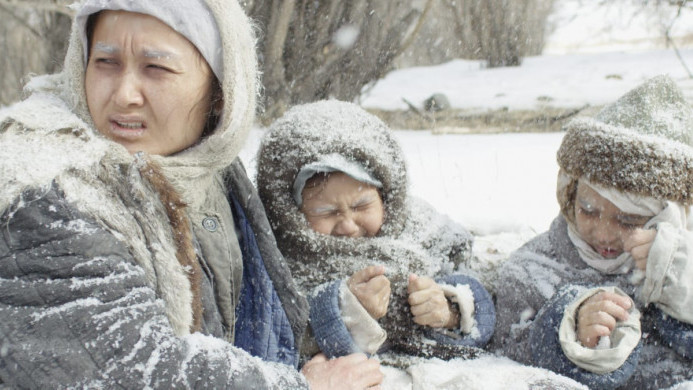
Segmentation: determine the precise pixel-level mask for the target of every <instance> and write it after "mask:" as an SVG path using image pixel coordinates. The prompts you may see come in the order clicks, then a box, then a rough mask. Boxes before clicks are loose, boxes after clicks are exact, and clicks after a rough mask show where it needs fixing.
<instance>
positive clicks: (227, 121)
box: [0, 0, 258, 204]
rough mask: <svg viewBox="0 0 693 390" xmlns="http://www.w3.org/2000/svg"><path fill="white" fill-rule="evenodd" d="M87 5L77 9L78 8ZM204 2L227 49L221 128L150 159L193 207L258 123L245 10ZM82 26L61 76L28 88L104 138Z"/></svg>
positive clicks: (51, 124)
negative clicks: (92, 107) (91, 95)
mask: <svg viewBox="0 0 693 390" xmlns="http://www.w3.org/2000/svg"><path fill="white" fill-rule="evenodd" d="M83 3H84V1H81V2H80V3H78V4H75V5H74V6H73V7H76V8H79V7H81V5H82V4H83ZM205 3H206V5H207V6H208V8H209V10H210V11H211V13H212V15H213V17H214V18H215V20H216V21H217V25H218V28H219V33H220V38H221V45H222V47H221V50H222V54H223V56H222V67H223V77H222V78H223V79H222V80H220V82H221V86H222V91H223V98H224V106H223V112H222V116H221V119H220V123H219V125H218V126H217V129H216V130H215V131H214V132H213V133H212V134H211V135H210V136H208V137H207V138H205V139H203V140H201V142H199V143H198V144H196V145H193V146H191V147H190V148H188V149H186V150H183V151H181V152H179V153H176V154H174V155H171V156H151V158H152V160H154V161H155V162H156V163H157V164H158V165H160V166H161V167H162V169H163V171H164V174H165V175H166V177H167V178H168V179H169V181H170V182H171V183H172V184H173V185H174V187H175V188H176V190H178V191H179V192H180V193H181V195H182V196H183V199H185V200H186V201H187V202H189V203H192V204H194V203H195V198H196V197H197V196H198V195H197V194H196V193H195V191H199V190H200V189H201V188H202V189H204V188H206V187H207V184H208V183H209V181H210V177H212V176H213V175H214V174H215V173H216V172H218V171H219V170H221V169H223V168H224V167H227V166H228V165H229V164H230V163H231V162H232V161H233V160H234V159H235V158H236V157H237V155H238V152H239V151H240V149H241V148H242V147H243V144H244V143H245V140H246V138H247V135H248V132H249V130H250V127H251V126H252V123H253V121H254V118H255V107H256V96H257V85H258V83H257V77H258V72H257V63H256V62H257V61H256V56H255V37H254V34H253V31H252V27H251V23H250V21H249V19H248V18H247V16H246V15H245V13H244V12H243V10H242V8H241V7H240V5H239V4H238V3H237V2H236V1H225V0H205ZM83 26H84V23H77V22H74V23H73V29H72V31H71V34H70V42H69V46H68V50H67V54H66V56H65V61H64V68H63V71H62V73H59V74H56V75H50V76H41V77H38V78H35V79H34V80H32V82H30V83H29V84H28V85H27V88H26V89H27V92H28V93H33V94H44V93H47V94H49V95H55V96H58V97H59V98H60V99H61V100H63V101H64V103H65V105H66V106H67V107H68V108H69V110H70V111H72V112H73V113H74V114H75V116H76V117H77V118H79V120H81V121H82V122H83V127H84V128H83V130H82V131H83V133H85V134H87V136H88V137H90V138H104V137H102V136H101V135H100V134H99V133H98V131H96V130H95V128H94V124H93V121H92V119H91V116H90V114H89V110H88V107H87V103H86V95H85V88H84V74H85V54H84V47H85V44H84V42H83V39H84V33H83V31H82V29H83ZM6 114H7V115H9V116H12V115H13V113H12V110H7V112H6ZM0 119H1V118H0ZM58 119H60V118H58ZM68 122H70V121H68ZM68 122H65V123H61V122H59V121H46V123H43V124H42V127H41V130H44V131H45V132H47V133H50V132H59V131H61V129H64V128H66V127H69V128H72V126H71V125H72V123H68ZM33 125H35V123H34V124H33ZM25 127H27V128H35V127H34V126H25ZM107 142H108V143H111V144H113V142H111V141H107ZM118 148H121V149H124V148H122V147H119V146H118V145H112V146H110V147H109V148H108V149H110V150H114V149H118ZM116 154H118V157H117V158H116V160H126V161H123V162H125V163H128V162H131V159H132V157H130V156H129V155H128V154H125V153H122V152H117V153H116ZM127 160H130V161H127ZM193 178H194V179H193ZM191 180H195V181H194V182H191Z"/></svg>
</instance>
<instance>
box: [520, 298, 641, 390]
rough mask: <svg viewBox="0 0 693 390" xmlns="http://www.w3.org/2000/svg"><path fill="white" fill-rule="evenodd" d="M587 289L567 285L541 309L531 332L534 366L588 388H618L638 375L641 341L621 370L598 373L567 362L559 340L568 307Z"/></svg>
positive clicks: (569, 361) (530, 343) (530, 340)
mask: <svg viewBox="0 0 693 390" xmlns="http://www.w3.org/2000/svg"><path fill="white" fill-rule="evenodd" d="M586 290H587V289H586V288H584V287H581V286H575V285H570V286H566V287H564V288H562V289H561V290H559V291H558V292H557V293H556V294H554V296H553V297H552V298H551V300H550V301H549V302H547V303H546V304H545V305H544V306H543V307H542V308H541V310H539V313H538V314H537V317H536V318H535V320H534V321H533V322H532V324H531V328H530V331H529V346H530V351H531V359H532V360H531V361H532V364H533V365H536V366H538V367H542V368H546V369H549V370H551V371H553V372H556V373H558V374H561V375H565V376H567V377H569V378H573V379H575V380H577V381H578V382H580V383H583V384H585V385H587V386H589V388H595V389H613V388H617V387H619V386H621V385H623V384H624V383H626V381H628V379H629V378H630V377H631V376H632V375H633V372H635V368H636V367H637V365H638V361H639V360H640V350H641V349H642V342H639V343H638V345H637V346H636V347H635V349H634V350H633V351H632V352H630V355H629V356H628V359H627V360H626V361H625V362H624V363H623V364H622V365H621V366H620V367H619V368H618V369H616V370H614V371H612V372H609V373H606V374H596V373H594V372H591V371H588V370H585V369H583V368H581V367H579V366H577V365H576V364H575V363H573V362H572V361H571V360H570V359H568V358H567V357H566V355H565V353H564V352H563V349H562V347H561V343H560V341H559V337H558V329H559V327H560V324H561V320H562V319H563V313H564V312H565V308H566V307H567V306H568V305H570V304H571V303H572V302H573V301H575V299H576V297H577V296H579V295H580V294H582V293H583V292H584V291H586Z"/></svg>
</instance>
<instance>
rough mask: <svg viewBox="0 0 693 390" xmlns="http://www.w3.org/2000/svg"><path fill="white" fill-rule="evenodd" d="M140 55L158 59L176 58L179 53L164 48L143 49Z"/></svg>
mask: <svg viewBox="0 0 693 390" xmlns="http://www.w3.org/2000/svg"><path fill="white" fill-rule="evenodd" d="M142 56H143V57H145V58H153V59H158V60H162V59H163V60H176V59H178V57H179V55H178V54H176V53H173V52H170V51H165V50H153V49H145V50H143V51H142Z"/></svg>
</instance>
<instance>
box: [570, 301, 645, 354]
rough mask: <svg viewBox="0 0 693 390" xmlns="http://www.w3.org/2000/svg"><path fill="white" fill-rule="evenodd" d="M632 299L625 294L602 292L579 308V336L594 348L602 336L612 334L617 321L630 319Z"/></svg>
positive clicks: (585, 343) (583, 342) (583, 341)
mask: <svg viewBox="0 0 693 390" xmlns="http://www.w3.org/2000/svg"><path fill="white" fill-rule="evenodd" d="M631 306H632V301H631V300H630V298H628V297H624V296H623V295H619V294H615V293H610V292H600V293H598V294H595V295H594V296H592V297H590V298H589V299H588V300H586V301H585V302H584V303H583V304H582V305H580V308H579V309H578V316H577V336H578V340H580V342H581V343H582V345H584V346H585V347H589V348H594V347H596V346H597V344H598V343H599V338H600V337H602V336H610V335H611V332H612V331H613V330H614V328H615V327H616V322H617V321H625V320H627V319H628V309H630V307H631Z"/></svg>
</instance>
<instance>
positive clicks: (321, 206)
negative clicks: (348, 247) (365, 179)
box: [301, 172, 385, 237]
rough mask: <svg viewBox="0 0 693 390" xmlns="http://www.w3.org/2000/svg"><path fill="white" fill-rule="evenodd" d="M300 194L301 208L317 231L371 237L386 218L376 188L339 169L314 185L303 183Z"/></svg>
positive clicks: (345, 235) (346, 235) (333, 234)
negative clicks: (301, 199)
mask: <svg viewBox="0 0 693 390" xmlns="http://www.w3.org/2000/svg"><path fill="white" fill-rule="evenodd" d="M309 183H310V180H309ZM302 197H303V205H302V206H301V211H302V212H303V214H305V216H306V219H307V220H308V223H309V224H310V227H311V228H312V229H313V230H315V231H316V232H318V233H322V234H329V235H332V236H342V237H373V236H375V235H376V234H378V231H380V227H381V226H382V225H383V221H384V220H385V210H384V208H383V200H382V198H381V197H380V192H378V189H377V188H375V187H373V186H372V185H369V184H365V183H362V182H360V181H358V180H355V179H353V178H351V177H350V176H348V175H345V174H344V173H342V172H335V173H331V174H330V175H329V176H328V177H327V179H326V180H324V181H321V182H318V184H317V185H313V186H311V185H306V187H305V188H304V189H303V192H302Z"/></svg>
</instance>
